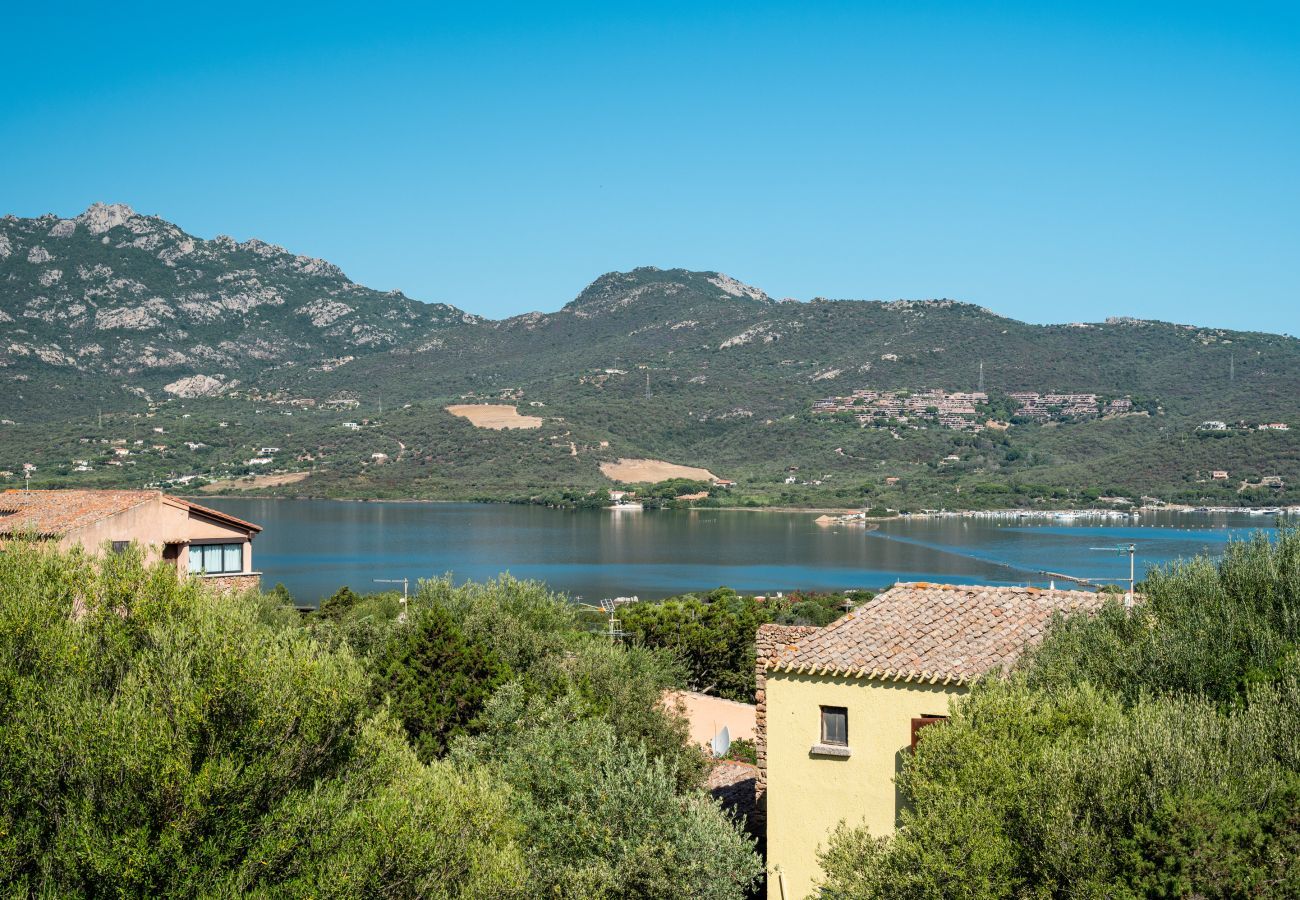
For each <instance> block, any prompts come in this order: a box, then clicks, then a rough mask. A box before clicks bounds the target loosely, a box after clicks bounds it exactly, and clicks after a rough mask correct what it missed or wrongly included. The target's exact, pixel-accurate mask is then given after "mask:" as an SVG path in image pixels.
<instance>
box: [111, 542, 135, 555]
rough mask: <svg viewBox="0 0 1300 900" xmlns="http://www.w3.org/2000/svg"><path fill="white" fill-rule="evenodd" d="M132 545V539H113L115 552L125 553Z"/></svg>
mask: <svg viewBox="0 0 1300 900" xmlns="http://www.w3.org/2000/svg"><path fill="white" fill-rule="evenodd" d="M130 546H131V542H130V541H113V552H114V553H125V552H126V550H127V548H128V547H130Z"/></svg>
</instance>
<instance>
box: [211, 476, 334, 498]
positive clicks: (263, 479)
mask: <svg viewBox="0 0 1300 900" xmlns="http://www.w3.org/2000/svg"><path fill="white" fill-rule="evenodd" d="M309 475H311V473H310V472H285V473H284V474H283V475H245V476H244V477H243V478H224V479H222V480H221V481H214V482H212V483H211V484H205V485H203V487H201V488H199V490H200V491H201V492H202V493H204V494H218V493H220V492H222V491H255V490H258V489H260V488H269V487H281V486H283V485H286V484H297V483H298V482H300V481H303V480H304V479H306V478H307V477H308V476H309Z"/></svg>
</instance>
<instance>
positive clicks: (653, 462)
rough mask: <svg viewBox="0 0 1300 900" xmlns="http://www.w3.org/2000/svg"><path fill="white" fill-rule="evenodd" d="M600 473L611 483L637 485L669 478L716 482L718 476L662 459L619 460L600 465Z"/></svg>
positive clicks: (706, 470) (705, 470)
mask: <svg viewBox="0 0 1300 900" xmlns="http://www.w3.org/2000/svg"><path fill="white" fill-rule="evenodd" d="M600 472H601V474H602V475H604V476H605V477H606V478H608V479H610V480H611V481H622V482H625V483H627V484H639V483H641V482H643V481H648V482H652V483H653V482H656V481H667V480H668V479H669V478H694V479H696V480H697V481H717V479H718V476H716V475H714V474H713V473H712V472H710V471H709V470H708V469H698V468H696V467H695V466H679V465H677V464H676V463H670V462H664V461H663V460H662V459H620V460H617V461H615V462H603V463H601V464H600Z"/></svg>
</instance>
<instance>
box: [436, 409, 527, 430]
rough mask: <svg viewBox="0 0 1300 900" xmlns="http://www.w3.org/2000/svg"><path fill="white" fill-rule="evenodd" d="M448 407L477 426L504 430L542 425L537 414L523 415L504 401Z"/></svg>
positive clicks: (449, 410) (453, 412)
mask: <svg viewBox="0 0 1300 900" xmlns="http://www.w3.org/2000/svg"><path fill="white" fill-rule="evenodd" d="M446 409H447V412H449V413H451V414H452V415H453V416H460V417H461V418H462V419H469V421H470V424H471V425H474V426H475V427H477V428H491V429H493V430H494V431H502V430H504V429H506V428H541V427H542V420H541V419H540V418H538V417H537V416H521V415H520V414H519V410H518V409H516V408H515V407H513V406H507V405H506V404H504V403H457V404H454V405H452V406H448V407H446Z"/></svg>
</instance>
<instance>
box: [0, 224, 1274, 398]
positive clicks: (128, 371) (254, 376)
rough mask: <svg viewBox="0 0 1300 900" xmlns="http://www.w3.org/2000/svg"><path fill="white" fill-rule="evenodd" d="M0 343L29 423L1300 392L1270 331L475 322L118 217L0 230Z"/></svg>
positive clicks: (329, 266)
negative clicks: (381, 404)
mask: <svg viewBox="0 0 1300 900" xmlns="http://www.w3.org/2000/svg"><path fill="white" fill-rule="evenodd" d="M1138 324H1140V326H1141V327H1135V326H1137V325H1138ZM0 328H2V332H0V333H2V334H3V340H0V388H4V387H5V386H6V385H12V386H14V387H13V390H12V391H11V394H12V397H13V398H17V399H15V400H13V401H12V402H11V404H10V406H9V408H10V409H12V408H14V407H18V408H22V409H27V410H37V411H42V414H43V415H53V414H54V411H51V410H50V409H49V408H48V407H49V404H48V401H47V400H46V399H45V398H46V396H47V393H48V391H47V388H48V390H56V389H57V390H59V391H62V392H63V394H62V395H61V396H62V398H63V399H62V400H61V403H62V404H63V406H62V407H60V408H59V410H58V412H59V413H63V412H67V411H70V410H74V409H77V408H81V407H86V406H89V407H90V408H95V407H97V406H100V405H108V406H112V405H114V404H119V405H121V404H122V403H126V402H127V401H129V402H131V403H137V404H138V402H139V398H140V397H143V396H151V397H163V396H174V397H181V398H187V399H203V398H217V397H225V396H227V395H229V394H230V393H231V392H232V391H234V390H235V387H236V385H238V387H239V389H240V390H250V389H251V390H290V391H293V392H297V393H299V394H301V395H306V396H310V397H316V398H328V397H331V396H334V395H336V394H337V393H338V392H340V391H356V390H357V389H358V387H359V386H364V387H365V389H366V390H368V391H371V392H372V393H373V394H375V395H376V396H378V395H381V394H382V395H383V396H385V397H387V398H390V399H392V400H397V399H399V398H400V399H401V400H402V401H407V400H410V401H413V402H414V401H420V400H423V399H425V398H428V397H446V396H460V395H463V394H467V393H471V392H472V393H480V394H481V393H483V392H485V391H487V392H490V391H499V390H502V389H506V388H509V389H512V390H518V389H526V388H528V387H529V386H537V387H539V388H540V387H541V386H543V385H544V386H545V388H546V390H547V391H551V392H557V391H558V392H561V393H564V392H570V393H572V392H576V391H586V390H588V389H589V388H591V387H593V386H594V387H598V388H599V389H600V390H601V391H602V393H603V394H604V395H606V396H609V395H612V394H614V393H618V392H621V394H620V395H627V396H633V395H636V394H638V393H639V394H642V395H643V394H644V393H645V391H646V384H645V381H646V380H647V379H646V376H647V375H649V376H650V378H649V380H650V381H652V382H657V383H658V390H659V391H660V392H661V393H666V392H668V391H675V392H678V394H679V397H680V402H681V403H682V404H683V407H682V410H683V412H684V413H685V414H686V415H687V416H688V418H690V419H691V420H692V421H695V422H710V423H717V422H719V421H726V419H725V414H726V413H727V411H728V410H734V409H745V410H752V411H755V412H754V413H753V418H755V419H756V420H760V421H766V420H767V419H775V417H778V416H790V415H797V414H799V413H800V412H801V411H803V410H806V409H808V408H809V405H810V403H811V402H812V400H813V399H814V398H816V397H817V396H818V395H819V393H821V392H824V391H825V390H827V388H826V384H827V382H829V381H832V380H833V381H834V382H835V383H836V384H837V385H844V384H849V385H851V387H850V388H849V389H850V390H851V389H852V387H866V386H869V387H873V388H878V389H881V388H883V389H892V390H915V389H925V388H946V389H950V390H973V389H975V388H977V387H978V386H979V384H980V383H981V382H980V379H981V377H982V378H983V379H984V382H983V383H985V384H986V385H987V386H988V387H989V388H990V389H992V390H994V391H1003V392H1007V391H1018V390H1038V391H1066V392H1069V391H1091V392H1097V393H1102V394H1108V395H1109V394H1113V395H1115V396H1125V395H1134V396H1145V397H1148V398H1156V399H1158V400H1159V401H1160V403H1162V404H1164V405H1165V407H1166V408H1167V409H1182V410H1184V411H1185V412H1186V415H1188V416H1190V417H1194V416H1197V415H1204V416H1205V417H1206V418H1212V419H1225V418H1234V419H1236V418H1242V417H1245V416H1248V415H1258V416H1264V415H1278V414H1280V413H1279V412H1278V411H1280V410H1284V409H1285V408H1287V407H1286V404H1287V403H1288V402H1290V401H1289V400H1288V398H1289V397H1292V396H1294V393H1295V390H1297V389H1300V383H1298V379H1300V376H1298V375H1297V372H1298V371H1300V365H1298V364H1297V363H1298V362H1300V350H1298V349H1297V348H1300V343H1298V342H1296V341H1294V340H1292V339H1289V338H1286V337H1283V336H1279V335H1263V334H1244V333H1239V332H1231V331H1226V330H1223V329H1209V328H1193V327H1189V326H1181V325H1172V324H1168V323H1161V322H1141V323H1138V322H1137V320H1132V319H1126V318H1121V319H1114V320H1110V321H1107V322H1105V323H1094V324H1090V325H1086V326H1085V325H1081V324H1079V323H1075V324H1072V325H1030V324H1026V323H1023V322H1017V321H1015V320H1013V319H1007V318H1004V317H1002V316H999V315H997V314H995V313H993V312H990V311H989V310H988V309H985V308H983V307H979V306H975V305H972V304H969V303H962V302H959V301H956V300H951V299H933V300H891V301H884V302H881V301H859V300H825V299H820V298H819V299H814V300H812V301H810V302H807V303H800V302H786V301H782V302H777V301H774V300H773V299H772V298H771V297H769V296H768V295H767V293H765V292H764V291H763V290H761V289H759V288H757V287H753V286H751V285H748V284H745V283H743V282H741V281H738V280H737V279H735V278H733V277H731V276H729V275H725V274H722V273H720V272H696V271H690V270H686V269H660V268H655V267H649V266H647V267H642V268H637V269H633V270H631V271H628V272H610V273H607V274H604V275H601V276H600V277H598V278H596V279H595V280H594V281H593V282H592V283H591V284H589V285H588V286H587V287H586V288H584V289H583V290H582V291H581V292H580V293H579V294H578V295H577V296H576V297H575V298H573V299H572V300H571V301H569V302H568V303H565V304H564V305H563V306H560V307H559V308H558V309H556V310H555V311H553V312H533V313H528V314H525V315H520V316H514V317H512V318H508V319H505V320H501V321H489V320H484V319H481V318H479V317H477V316H474V315H470V314H469V313H466V312H463V311H462V310H459V309H457V308H455V307H453V306H448V305H445V304H436V303H435V304H429V303H421V302H418V301H416V300H413V299H411V298H408V297H406V296H405V295H403V294H402V293H400V292H396V291H390V292H381V291H375V290H372V289H370V288H367V287H364V286H362V285H359V284H356V283H355V282H353V281H351V280H350V279H348V278H347V276H346V275H345V274H344V273H343V272H342V271H341V270H340V269H339V268H338V267H337V266H336V265H334V264H333V263H330V262H327V261H325V260H321V259H315V258H312V257H309V256H303V255H299V254H295V253H293V252H291V251H289V250H286V249H284V248H283V247H279V246H276V245H275V244H271V243H268V242H266V241H263V240H259V239H256V238H254V239H251V240H247V241H236V240H234V239H233V238H231V237H227V236H224V235H223V236H218V237H215V238H212V239H211V240H205V239H203V238H199V237H196V236H194V235H190V234H188V233H186V232H185V231H183V230H182V229H181V228H179V227H177V226H176V225H173V224H172V223H170V222H167V221H165V220H163V219H160V218H157V217H155V216H148V215H141V214H139V213H137V212H135V211H134V210H133V209H132V208H131V207H129V206H126V205H124V204H98V203H97V204H95V205H93V206H91V207H90V208H89V209H87V210H86V211H85V212H83V213H81V214H80V215H78V216H76V217H74V218H68V219H64V218H60V217H58V216H54V215H46V216H41V217H39V218H34V219H21V218H16V217H14V216H6V217H4V218H3V219H0ZM1192 358H1195V359H1196V360H1198V362H1197V363H1196V364H1195V365H1194V366H1190V367H1189V359H1192ZM1230 367H1231V368H1230ZM634 370H635V371H640V372H642V374H640V375H634V374H629V373H632V372H634ZM981 373H982V374H981ZM78 379H80V381H78ZM74 385H75V387H74ZM651 387H652V390H653V389H654V386H653V385H652V386H651ZM110 394H112V395H113V396H109V395H110ZM0 406H2V404H0ZM65 407H66V409H65ZM758 410H763V411H764V412H762V413H761V414H760V413H759V412H757V411H758ZM3 411H5V409H4V408H0V412H3ZM9 418H14V416H12V415H10V416H9Z"/></svg>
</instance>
